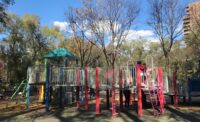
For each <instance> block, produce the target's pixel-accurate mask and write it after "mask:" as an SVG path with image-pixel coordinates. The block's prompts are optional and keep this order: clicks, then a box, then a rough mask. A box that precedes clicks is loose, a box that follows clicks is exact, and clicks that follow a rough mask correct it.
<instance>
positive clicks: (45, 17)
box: [8, 0, 192, 41]
mask: <svg viewBox="0 0 200 122" xmlns="http://www.w3.org/2000/svg"><path fill="white" fill-rule="evenodd" d="M147 1H148V0H139V2H140V5H141V6H140V8H141V9H140V14H139V16H138V17H137V19H136V21H135V23H134V24H135V26H133V27H132V28H131V30H130V32H131V33H130V35H129V37H134V38H137V37H144V38H145V39H150V40H152V41H157V39H156V38H155V36H154V34H153V31H152V30H151V28H150V27H149V26H148V25H147V22H146V21H147V19H148V2H147ZM180 1H184V0H180ZM185 1H186V2H191V1H192V0H185ZM79 6H81V0H15V4H14V5H11V6H9V8H8V11H9V12H11V13H15V14H17V15H19V16H23V15H25V14H32V15H37V16H39V18H40V22H41V25H43V26H44V25H47V26H49V27H52V26H59V27H60V29H61V30H66V27H67V23H66V22H65V20H66V17H65V15H64V14H65V12H66V11H67V9H68V8H69V7H79Z"/></svg>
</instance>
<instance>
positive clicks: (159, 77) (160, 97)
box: [158, 67, 165, 114]
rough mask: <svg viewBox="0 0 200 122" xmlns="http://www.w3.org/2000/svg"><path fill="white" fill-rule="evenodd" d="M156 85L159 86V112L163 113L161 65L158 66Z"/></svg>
mask: <svg viewBox="0 0 200 122" xmlns="http://www.w3.org/2000/svg"><path fill="white" fill-rule="evenodd" d="M158 86H159V89H158V90H159V101H160V110H161V114H163V113H164V110H165V108H164V94H163V78H162V67H159V68H158Z"/></svg>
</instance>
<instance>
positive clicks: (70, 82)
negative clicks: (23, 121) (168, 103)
mask: <svg viewBox="0 0 200 122" xmlns="http://www.w3.org/2000/svg"><path fill="white" fill-rule="evenodd" d="M61 51H63V50H61ZM55 54H56V53H55ZM54 56H55V55H53V54H52V53H49V54H48V55H47V56H46V57H45V58H46V59H45V63H44V65H38V66H34V67H29V68H28V71H27V80H25V81H26V82H25V81H23V83H22V84H25V87H24V88H25V89H26V90H25V91H26V106H27V108H29V106H30V103H31V101H32V99H31V96H34V95H32V92H33V91H34V90H33V89H34V87H36V88H37V91H38V92H37V94H38V95H37V99H38V101H39V102H45V106H46V111H49V110H50V107H51V106H52V105H53V104H57V105H58V106H59V107H60V108H62V107H63V106H64V105H66V104H68V103H72V102H75V103H76V105H77V108H80V107H81V106H84V108H85V110H86V111H88V110H89V109H90V108H89V100H90V98H89V95H90V97H91V94H92V93H94V94H95V100H96V114H100V112H101V111H100V110H101V106H100V102H101V100H100V98H101V97H105V99H106V107H107V108H108V109H111V110H112V117H115V116H116V115H117V114H118V113H117V108H116V106H117V103H116V95H119V107H120V110H123V91H124V90H125V87H126V85H127V84H128V85H129V86H130V90H131V98H130V101H131V102H130V103H131V104H132V101H137V106H138V107H137V108H138V116H139V117H141V116H142V108H143V106H144V105H145V102H144V99H146V98H147V97H148V99H149V101H150V103H151V105H152V110H153V112H152V113H153V115H159V114H164V111H165V109H164V104H165V97H164V94H173V97H174V105H177V104H178V91H177V90H176V87H177V86H176V72H174V74H173V80H172V81H171V82H170V81H168V78H167V75H166V74H165V73H164V72H163V70H162V67H153V66H151V67H148V65H144V64H135V65H126V66H119V67H117V66H115V67H101V68H100V67H96V68H91V67H88V66H85V67H83V68H81V67H77V66H74V67H67V65H66V64H67V59H73V60H76V62H77V58H75V56H73V55H68V58H67V56H66V53H65V54H64V55H61V56H60V57H62V58H64V61H63V63H59V65H55V64H54V62H52V61H51V60H52V59H53V58H57V57H58V55H56V57H54ZM22 84H20V86H19V87H18V88H20V87H22ZM170 84H171V85H170ZM172 85H173V87H171V86H172ZM171 88H173V89H172V90H171ZM94 90H95V92H94ZM17 91H19V90H16V93H17ZM102 91H105V93H104V96H100V95H102V94H100V92H102ZM171 91H173V92H171ZM174 91H175V92H174ZM16 93H15V94H16ZM94 94H93V96H94ZM74 96H75V97H74ZM110 96H111V100H110ZM144 96H145V97H144ZM11 98H12V97H11ZM110 101H111V108H110Z"/></svg>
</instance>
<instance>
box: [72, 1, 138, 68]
mask: <svg viewBox="0 0 200 122" xmlns="http://www.w3.org/2000/svg"><path fill="white" fill-rule="evenodd" d="M73 11H74V12H73V15H74V16H75V17H78V18H79V19H78V20H80V21H82V22H83V25H84V27H85V28H86V30H87V31H86V33H85V35H86V34H87V35H86V37H88V36H89V37H88V38H91V39H90V40H89V41H90V42H91V43H92V44H95V45H96V47H98V48H100V49H101V50H102V52H103V54H104V56H105V59H106V61H107V65H114V63H115V60H116V57H117V53H118V49H119V47H120V46H121V44H122V42H123V41H124V40H125V39H126V36H127V34H128V32H129V31H128V30H129V29H130V28H131V27H132V26H133V22H134V20H135V19H136V17H137V15H138V13H139V8H138V4H137V1H136V0H83V6H81V7H80V8H78V9H73ZM71 23H77V21H76V19H73V21H71ZM76 25H78V26H79V28H81V26H80V25H79V24H78V23H77V24H76ZM107 46H110V48H107Z"/></svg>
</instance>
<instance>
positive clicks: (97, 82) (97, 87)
mask: <svg viewBox="0 0 200 122" xmlns="http://www.w3.org/2000/svg"><path fill="white" fill-rule="evenodd" d="M96 114H100V100H99V68H98V67H96Z"/></svg>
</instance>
